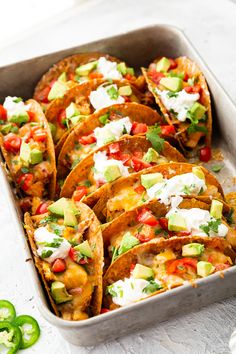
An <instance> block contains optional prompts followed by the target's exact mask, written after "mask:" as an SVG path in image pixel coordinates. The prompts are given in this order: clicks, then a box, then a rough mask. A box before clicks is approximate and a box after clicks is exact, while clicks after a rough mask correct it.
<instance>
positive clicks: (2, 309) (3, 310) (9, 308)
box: [0, 300, 16, 322]
mask: <svg viewBox="0 0 236 354" xmlns="http://www.w3.org/2000/svg"><path fill="white" fill-rule="evenodd" d="M15 317H16V310H15V307H14V306H13V305H12V303H11V302H10V301H7V300H0V321H8V322H13V321H14V319H15Z"/></svg>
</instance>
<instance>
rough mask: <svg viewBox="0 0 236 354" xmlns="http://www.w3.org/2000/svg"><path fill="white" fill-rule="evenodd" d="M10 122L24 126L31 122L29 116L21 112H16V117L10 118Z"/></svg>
mask: <svg viewBox="0 0 236 354" xmlns="http://www.w3.org/2000/svg"><path fill="white" fill-rule="evenodd" d="M8 121H9V122H11V123H16V124H19V125H21V124H24V123H27V122H28V121H29V115H28V113H27V112H26V111H23V110H21V111H19V112H17V111H16V112H15V113H14V115H12V116H11V117H9V118H8Z"/></svg>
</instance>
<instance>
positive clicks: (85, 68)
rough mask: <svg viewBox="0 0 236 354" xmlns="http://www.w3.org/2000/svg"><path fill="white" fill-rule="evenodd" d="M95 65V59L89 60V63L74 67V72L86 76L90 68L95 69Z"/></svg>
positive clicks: (96, 63)
mask: <svg viewBox="0 0 236 354" xmlns="http://www.w3.org/2000/svg"><path fill="white" fill-rule="evenodd" d="M97 65H98V62H97V60H96V61H91V62H90V63H87V64H84V65H80V66H79V67H78V68H76V70H75V73H76V74H77V75H79V76H88V75H89V73H90V72H91V71H92V70H94V69H96V67H97Z"/></svg>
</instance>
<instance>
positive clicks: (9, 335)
mask: <svg viewBox="0 0 236 354" xmlns="http://www.w3.org/2000/svg"><path fill="white" fill-rule="evenodd" d="M20 343H21V331H20V329H19V328H18V327H16V326H15V325H13V324H11V323H9V322H6V321H3V322H0V348H4V349H5V348H7V349H8V350H7V351H4V353H6V354H14V353H16V352H17V350H18V349H19V347H20Z"/></svg>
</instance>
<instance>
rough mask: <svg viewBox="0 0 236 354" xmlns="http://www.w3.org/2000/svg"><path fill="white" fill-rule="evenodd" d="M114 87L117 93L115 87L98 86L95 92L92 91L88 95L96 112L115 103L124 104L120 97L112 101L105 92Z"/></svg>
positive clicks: (122, 98)
mask: <svg viewBox="0 0 236 354" xmlns="http://www.w3.org/2000/svg"><path fill="white" fill-rule="evenodd" d="M112 87H114V89H115V90H117V91H118V88H117V85H115V84H114V85H109V86H106V87H104V86H100V87H98V88H97V90H96V91H92V92H91V93H90V95H89V99H90V102H91V105H92V106H93V107H94V108H95V109H96V110H97V109H101V108H104V107H109V106H111V105H113V104H116V103H124V102H125V99H124V97H122V96H118V97H117V98H116V99H112V98H111V96H110V95H109V93H108V92H107V90H109V89H111V88H112Z"/></svg>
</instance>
